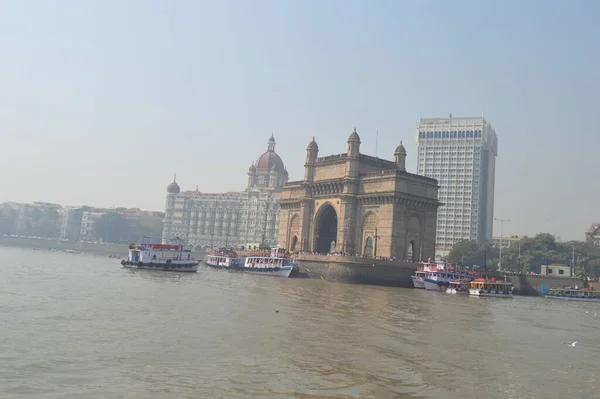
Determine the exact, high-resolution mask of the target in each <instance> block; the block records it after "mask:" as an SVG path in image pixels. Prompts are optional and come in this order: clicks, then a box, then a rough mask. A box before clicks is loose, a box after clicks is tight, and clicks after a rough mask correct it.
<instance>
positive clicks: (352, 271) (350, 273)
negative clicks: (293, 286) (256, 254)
mask: <svg viewBox="0 0 600 399" xmlns="http://www.w3.org/2000/svg"><path fill="white" fill-rule="evenodd" d="M297 262H298V265H299V267H300V277H307V278H316V279H322V280H326V281H331V282H339V283H349V284H370V285H379V286H389V287H404V288H412V287H413V283H412V279H411V278H410V276H411V275H412V274H414V273H415V271H416V270H417V266H418V265H417V264H416V263H409V262H393V261H389V260H380V259H366V258H358V257H352V256H322V255H300V256H298V258H297Z"/></svg>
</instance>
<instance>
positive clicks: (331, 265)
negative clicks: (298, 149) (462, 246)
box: [297, 255, 582, 296]
mask: <svg viewBox="0 0 600 399" xmlns="http://www.w3.org/2000/svg"><path fill="white" fill-rule="evenodd" d="M297 262H298V264H299V266H300V276H299V277H306V278H316V279H322V280H326V281H331V282H339V283H350V284H370V285H380V286H390V287H402V288H413V287H414V286H413V283H412V279H411V277H410V276H411V275H413V274H414V273H415V271H416V269H417V267H418V264H415V263H409V262H395V261H388V260H379V259H366V258H359V257H351V256H322V255H300V256H298V258H297ZM481 274H482V276H484V277H486V278H492V277H493V278H496V279H497V280H506V281H509V282H511V283H513V286H514V293H515V295H523V296H540V295H544V294H545V291H546V290H547V289H548V288H551V287H565V286H571V287H574V286H575V285H578V286H580V287H581V286H582V281H581V279H577V278H564V277H563V278H561V277H548V276H533V275H517V274H506V273H504V272H498V271H483V272H482V273H481ZM544 287H545V289H544Z"/></svg>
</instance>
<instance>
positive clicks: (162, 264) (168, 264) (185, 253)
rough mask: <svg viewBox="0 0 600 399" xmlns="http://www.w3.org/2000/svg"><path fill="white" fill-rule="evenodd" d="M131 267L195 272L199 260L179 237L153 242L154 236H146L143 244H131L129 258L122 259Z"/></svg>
mask: <svg viewBox="0 0 600 399" xmlns="http://www.w3.org/2000/svg"><path fill="white" fill-rule="evenodd" d="M121 265H122V266H123V267H126V268H129V269H145V270H162V271H167V272H195V271H197V270H198V262H197V261H196V260H195V259H194V257H193V256H192V252H191V251H190V250H188V249H185V245H184V244H183V241H182V240H180V239H179V238H175V239H171V240H168V243H166V244H153V243H152V238H150V237H144V238H143V239H142V243H141V244H131V245H130V246H129V255H128V257H127V259H126V260H125V259H123V260H122V261H121Z"/></svg>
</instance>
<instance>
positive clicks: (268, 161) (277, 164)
mask: <svg viewBox="0 0 600 399" xmlns="http://www.w3.org/2000/svg"><path fill="white" fill-rule="evenodd" d="M268 144H269V146H268V147H267V152H265V153H264V154H262V155H261V156H260V157H258V159H257V160H256V163H255V165H256V169H257V170H269V171H270V170H271V169H273V168H275V170H277V171H278V172H281V173H283V172H284V171H285V166H284V165H283V161H282V160H281V158H280V157H279V155H277V153H276V152H275V138H274V137H273V136H271V138H270V139H269V143H268Z"/></svg>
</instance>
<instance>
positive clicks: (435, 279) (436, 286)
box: [423, 262, 477, 292]
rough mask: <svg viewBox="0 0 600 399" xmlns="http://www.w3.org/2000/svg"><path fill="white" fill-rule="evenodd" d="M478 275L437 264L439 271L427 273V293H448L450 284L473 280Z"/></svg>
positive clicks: (425, 283) (424, 280)
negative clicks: (457, 281)
mask: <svg viewBox="0 0 600 399" xmlns="http://www.w3.org/2000/svg"><path fill="white" fill-rule="evenodd" d="M476 277H477V273H474V272H472V271H469V270H463V269H459V268H455V267H452V266H450V265H448V264H445V263H443V262H441V263H438V264H437V269H435V270H431V271H430V272H428V273H426V275H425V277H424V278H423V284H424V285H425V289H426V290H427V291H441V292H446V290H447V289H448V287H449V286H450V283H451V282H452V281H456V280H469V281H471V280H473V279H475V278H476Z"/></svg>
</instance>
